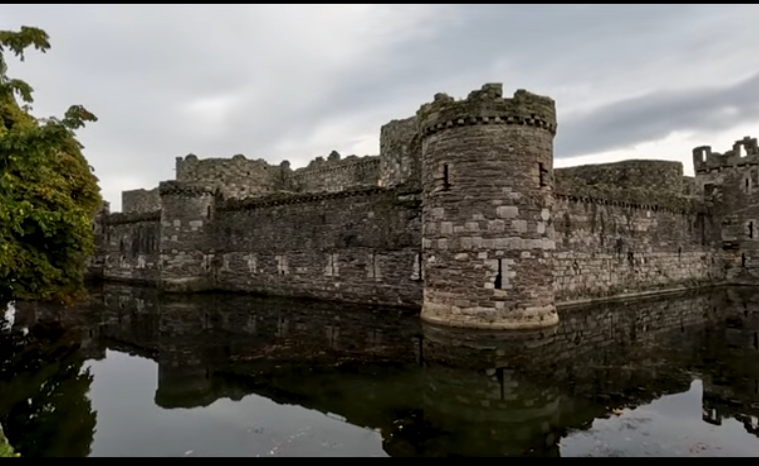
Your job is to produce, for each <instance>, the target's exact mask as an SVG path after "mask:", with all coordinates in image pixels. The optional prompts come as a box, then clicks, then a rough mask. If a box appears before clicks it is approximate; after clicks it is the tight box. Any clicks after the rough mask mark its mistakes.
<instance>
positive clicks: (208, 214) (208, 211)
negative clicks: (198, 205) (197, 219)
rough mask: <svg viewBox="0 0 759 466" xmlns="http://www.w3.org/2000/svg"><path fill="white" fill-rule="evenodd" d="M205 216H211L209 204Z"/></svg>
mask: <svg viewBox="0 0 759 466" xmlns="http://www.w3.org/2000/svg"><path fill="white" fill-rule="evenodd" d="M206 217H208V218H211V206H210V205H209V206H208V207H207V208H206Z"/></svg>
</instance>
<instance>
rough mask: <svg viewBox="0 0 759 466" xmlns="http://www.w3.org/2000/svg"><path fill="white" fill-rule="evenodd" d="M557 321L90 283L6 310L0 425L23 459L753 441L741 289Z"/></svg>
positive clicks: (473, 451)
mask: <svg viewBox="0 0 759 466" xmlns="http://www.w3.org/2000/svg"><path fill="white" fill-rule="evenodd" d="M561 318H562V323H561V324H560V325H559V327H558V328H556V329H552V330H550V331H543V332H532V333H524V334H522V333H520V334H513V333H509V334H503V333H484V332H472V331H461V330H451V329H443V328H436V327H431V326H426V325H422V324H421V323H420V322H419V319H418V318H417V317H416V316H414V315H402V314H400V313H399V311H394V310H383V309H367V308H361V307H351V306H342V305H340V306H336V305H334V304H323V303H313V302H298V301H286V300H276V299H263V298H250V297H239V296H211V295H204V296H195V297H184V298H178V297H175V298H171V299H169V298H161V299H160V300H159V299H158V298H157V297H156V296H155V295H154V294H153V292H152V291H150V290H143V289H135V288H129V287H119V286H112V285H109V286H107V287H105V288H102V289H99V290H95V292H94V294H93V300H92V302H91V303H89V304H88V305H85V306H80V307H79V308H75V309H66V310H63V309H58V308H53V307H49V306H48V307H43V306H38V305H32V304H26V303H19V304H17V305H16V307H15V311H9V312H8V313H7V317H6V322H5V324H4V326H3V330H2V334H1V335H0V364H2V366H0V423H2V425H3V426H4V427H5V430H6V433H7V434H8V437H9V438H10V440H11V442H12V444H14V446H15V447H16V449H17V450H19V451H20V452H21V454H22V455H23V456H757V455H759V438H757V435H758V434H757V432H759V428H758V427H757V424H758V422H757V421H758V420H759V419H758V418H757V416H759V358H757V356H759V349H758V348H759V341H758V338H759V337H758V333H757V332H759V291H754V290H751V289H747V288H742V289H722V290H718V291H712V292H709V293H705V294H694V293H691V294H688V295H686V296H679V297H670V298H666V299H659V300H649V301H641V302H636V303H623V304H620V303H615V304H611V305H607V306H601V307H595V308H578V309H572V310H566V311H563V312H562V314H561Z"/></svg>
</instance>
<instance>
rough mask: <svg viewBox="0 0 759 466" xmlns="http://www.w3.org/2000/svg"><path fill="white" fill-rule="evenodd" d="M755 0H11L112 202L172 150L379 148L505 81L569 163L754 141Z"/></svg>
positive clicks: (54, 107) (45, 80)
mask: <svg viewBox="0 0 759 466" xmlns="http://www.w3.org/2000/svg"><path fill="white" fill-rule="evenodd" d="M758 21H759V6H757V5H724V6H720V5H606V6H604V5H561V6H555V5H315V6H304V5H282V6H272V5H172V6H167V5H62V6H48V5H0V29H18V28H19V27H20V26H22V25H28V26H37V27H41V28H43V29H45V30H46V31H47V32H48V33H49V34H50V40H51V44H52V49H51V50H50V52H48V53H47V54H45V55H42V54H38V53H32V54H31V55H30V56H29V57H28V59H27V61H26V62H24V63H22V64H16V63H12V65H11V69H10V71H11V74H12V75H14V76H15V77H20V78H23V79H26V80H28V82H29V83H30V84H31V85H32V86H33V87H34V88H35V90H36V102H35V107H34V111H35V114H37V115H38V116H49V115H52V114H55V115H60V114H62V113H63V111H64V110H65V109H66V108H67V107H68V106H69V105H71V104H82V105H84V106H86V107H87V108H88V109H89V110H90V111H92V112H93V113H95V114H96V115H97V116H98V118H99V119H100V121H98V122H97V123H94V124H93V125H91V126H90V127H88V128H87V129H85V130H83V131H81V132H80V133H79V135H80V140H81V141H82V143H83V144H84V145H85V146H86V149H85V154H86V156H87V157H88V159H89V161H90V163H91V164H92V165H93V166H94V167H95V170H96V174H97V175H98V177H99V178H100V180H101V186H102V187H103V193H104V196H105V197H106V199H107V200H109V201H111V205H112V210H114V211H116V210H120V205H121V200H120V192H121V191H122V190H124V189H135V188H140V187H153V186H155V185H157V183H158V182H159V181H160V180H164V179H171V178H173V176H174V158H175V157H177V156H183V155H186V154H188V153H195V154H197V155H198V156H199V157H201V158H203V157H231V156H232V155H234V154H238V153H242V154H245V155H246V156H247V157H249V158H259V157H261V158H264V159H266V160H268V161H269V162H270V163H279V162H280V161H282V160H283V159H287V160H289V161H290V162H291V163H292V165H293V167H296V168H297V167H301V166H304V165H305V164H307V163H308V161H309V160H311V159H312V158H314V157H316V156H319V155H322V156H326V155H327V154H328V153H329V152H330V151H331V150H333V149H335V150H337V151H338V152H340V153H341V154H343V155H349V154H353V153H355V154H357V155H368V154H378V153H379V128H380V126H381V125H382V124H384V123H386V122H387V121H389V120H391V119H393V118H405V117H407V116H411V115H412V114H414V112H415V111H416V110H417V109H418V108H419V106H420V105H421V104H422V103H424V102H426V101H429V100H431V99H432V97H433V95H434V94H435V93H437V92H446V93H448V94H450V95H452V96H455V97H459V98H461V97H465V96H466V95H467V94H468V93H469V91H471V90H473V89H476V88H479V87H480V86H481V85H482V84H484V83H486V82H502V83H503V84H504V93H506V94H511V93H513V91H514V90H516V89H518V88H524V89H527V90H529V91H531V92H535V93H538V94H544V95H548V96H550V97H552V98H554V99H555V100H556V103H557V113H558V118H559V130H558V134H557V137H556V146H555V156H556V165H557V166H568V165H577V164H584V163H597V162H604V161H606V162H608V161H616V160H622V159H626V158H662V159H669V160H679V161H682V162H683V163H684V164H685V170H686V173H692V167H691V156H690V154H691V149H692V148H693V147H695V146H698V145H702V144H710V145H712V146H713V147H714V149H715V150H717V151H720V152H721V151H724V150H726V149H729V148H730V146H731V144H732V142H733V141H734V140H736V139H740V138H742V137H743V136H746V135H752V136H759V131H757V130H758V129H759V66H758V62H757V58H756V45H757V44H759V28H757V27H756V24H757V22H758Z"/></svg>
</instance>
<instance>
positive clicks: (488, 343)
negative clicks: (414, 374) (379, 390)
mask: <svg viewBox="0 0 759 466" xmlns="http://www.w3.org/2000/svg"><path fill="white" fill-rule="evenodd" d="M557 330H558V327H557V326H554V327H550V328H544V329H535V330H520V331H511V332H500V331H488V330H472V329H460V328H455V327H447V326H446V327H443V326H437V325H431V324H428V323H423V325H422V332H423V335H424V338H423V340H421V341H420V344H423V350H420V352H422V351H423V354H424V359H425V360H426V361H428V362H430V363H433V364H442V365H446V366H455V367H462V368H467V369H472V370H474V369H477V370H485V369H490V368H492V367H496V366H498V367H503V366H512V367H517V366H519V365H520V364H527V365H529V367H530V368H533V369H536V368H538V367H541V366H547V365H550V364H553V363H554V362H555V360H554V358H553V357H552V356H551V354H552V353H551V351H552V348H553V344H554V343H555V341H554V339H555V336H556V334H557ZM538 371H539V369H538Z"/></svg>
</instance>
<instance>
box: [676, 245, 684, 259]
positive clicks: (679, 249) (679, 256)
mask: <svg viewBox="0 0 759 466" xmlns="http://www.w3.org/2000/svg"><path fill="white" fill-rule="evenodd" d="M682 256H683V248H682V247H679V248H677V260H680V259H681V258H682Z"/></svg>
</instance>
